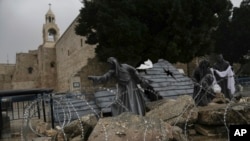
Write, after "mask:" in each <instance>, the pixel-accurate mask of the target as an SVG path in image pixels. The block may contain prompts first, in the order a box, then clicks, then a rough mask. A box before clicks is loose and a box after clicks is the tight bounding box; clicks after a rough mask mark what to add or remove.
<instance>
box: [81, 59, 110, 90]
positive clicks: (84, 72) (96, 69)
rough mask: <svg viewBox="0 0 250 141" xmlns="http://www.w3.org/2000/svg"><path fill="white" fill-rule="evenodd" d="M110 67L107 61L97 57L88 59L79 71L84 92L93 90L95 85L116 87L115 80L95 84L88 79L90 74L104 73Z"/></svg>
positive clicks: (98, 74)
mask: <svg viewBox="0 0 250 141" xmlns="http://www.w3.org/2000/svg"><path fill="white" fill-rule="evenodd" d="M108 69H109V66H108V65H107V63H106V60H105V61H100V60H99V59H98V58H97V57H95V58H93V59H89V60H88V64H87V65H86V66H84V67H83V68H82V69H81V71H80V72H79V75H80V78H81V85H82V91H84V92H92V91H93V90H94V87H105V88H107V87H115V80H113V79H112V80H111V81H108V82H107V83H104V84H100V85H98V86H94V85H93V82H92V81H90V80H88V76H90V75H97V76H100V75H103V74H104V73H106V72H107V71H108Z"/></svg>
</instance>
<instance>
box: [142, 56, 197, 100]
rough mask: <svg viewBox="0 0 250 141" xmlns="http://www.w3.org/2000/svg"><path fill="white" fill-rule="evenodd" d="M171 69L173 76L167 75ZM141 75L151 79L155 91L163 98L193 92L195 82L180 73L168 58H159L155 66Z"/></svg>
mask: <svg viewBox="0 0 250 141" xmlns="http://www.w3.org/2000/svg"><path fill="white" fill-rule="evenodd" d="M168 70H169V71H170V72H171V73H172V74H173V77H174V78H173V77H172V76H170V75H167V73H166V71H168ZM141 75H142V76H143V77H144V78H146V79H148V80H149V81H151V84H150V86H151V87H152V89H153V91H154V92H155V93H156V94H158V95H159V96H160V97H162V98H167V97H177V96H179V95H184V94H188V95H191V94H192V93H193V82H192V80H191V78H189V77H187V76H186V75H184V74H182V73H180V72H179V71H178V70H177V69H176V68H175V67H174V66H173V65H172V64H171V63H169V62H168V61H166V60H163V59H159V60H158V62H157V63H155V64H153V68H150V69H147V70H146V71H145V72H144V73H142V72H141Z"/></svg>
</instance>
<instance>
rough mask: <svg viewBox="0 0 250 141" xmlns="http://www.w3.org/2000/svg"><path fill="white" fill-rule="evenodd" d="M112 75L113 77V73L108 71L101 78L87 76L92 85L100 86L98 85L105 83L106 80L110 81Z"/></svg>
mask: <svg viewBox="0 0 250 141" xmlns="http://www.w3.org/2000/svg"><path fill="white" fill-rule="evenodd" d="M113 75H114V71H113V70H109V71H108V72H107V73H105V74H104V75H102V76H88V79H89V80H92V81H93V82H94V84H100V83H105V82H107V81H108V80H110V79H111V78H112V76H113Z"/></svg>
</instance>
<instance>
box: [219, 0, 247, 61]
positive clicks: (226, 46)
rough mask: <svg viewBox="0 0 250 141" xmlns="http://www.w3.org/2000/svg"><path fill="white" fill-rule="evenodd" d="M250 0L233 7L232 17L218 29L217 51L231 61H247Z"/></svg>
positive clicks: (244, 0)
mask: <svg viewBox="0 0 250 141" xmlns="http://www.w3.org/2000/svg"><path fill="white" fill-rule="evenodd" d="M249 14H250V0H243V1H242V3H241V5H240V7H239V8H238V7H235V8H234V9H233V15H232V17H231V19H228V20H227V21H226V22H223V23H222V24H221V25H220V26H219V28H218V31H217V35H218V37H217V39H216V42H217V45H216V51H217V52H218V53H222V54H223V55H224V56H225V58H227V59H228V60H229V61H230V62H231V63H241V64H244V63H245V62H246V58H245V56H246V55H248V51H249V50H250V27H249V25H250V18H249Z"/></svg>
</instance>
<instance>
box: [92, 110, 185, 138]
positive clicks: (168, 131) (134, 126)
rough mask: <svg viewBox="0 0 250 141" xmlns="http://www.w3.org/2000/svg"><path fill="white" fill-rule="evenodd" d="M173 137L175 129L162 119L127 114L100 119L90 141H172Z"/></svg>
mask: <svg viewBox="0 0 250 141" xmlns="http://www.w3.org/2000/svg"><path fill="white" fill-rule="evenodd" d="M179 133H180V132H179V131H178V130H176V134H179ZM173 135H174V133H173V127H172V126H171V125H169V124H168V123H165V122H163V121H162V120H160V119H155V118H149V117H142V116H139V115H135V114H132V113H126V112H125V113H122V114H120V115H119V116H116V117H107V118H102V119H100V120H99V121H98V123H97V125H96V127H95V128H94V130H93V132H92V133H91V135H90V137H89V139H88V141H143V140H147V141H159V140H170V141H171V140H173V139H174V136H173Z"/></svg>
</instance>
